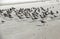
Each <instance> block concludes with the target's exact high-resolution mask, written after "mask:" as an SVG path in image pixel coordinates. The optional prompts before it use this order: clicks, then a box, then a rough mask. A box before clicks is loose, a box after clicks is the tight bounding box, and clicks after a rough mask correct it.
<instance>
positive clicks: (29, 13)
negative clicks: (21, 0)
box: [0, 7, 59, 23]
mask: <svg viewBox="0 0 60 39" xmlns="http://www.w3.org/2000/svg"><path fill="white" fill-rule="evenodd" d="M53 8H54V7H53ZM13 15H14V16H13ZM58 15H59V11H56V12H53V10H50V9H49V8H46V9H44V7H37V8H35V7H32V8H19V9H16V8H14V7H11V8H9V9H0V17H4V18H6V17H7V18H9V19H14V17H16V16H17V17H18V18H19V19H25V18H27V19H29V18H31V19H32V20H33V21H34V20H38V21H40V22H41V23H46V22H47V21H45V20H47V19H48V18H49V19H51V20H52V19H54V18H57V17H58ZM1 22H5V21H4V20H2V21H1Z"/></svg>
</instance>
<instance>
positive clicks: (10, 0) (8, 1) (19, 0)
mask: <svg viewBox="0 0 60 39" xmlns="http://www.w3.org/2000/svg"><path fill="white" fill-rule="evenodd" d="M27 1H37V0H0V3H15V2H27Z"/></svg>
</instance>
